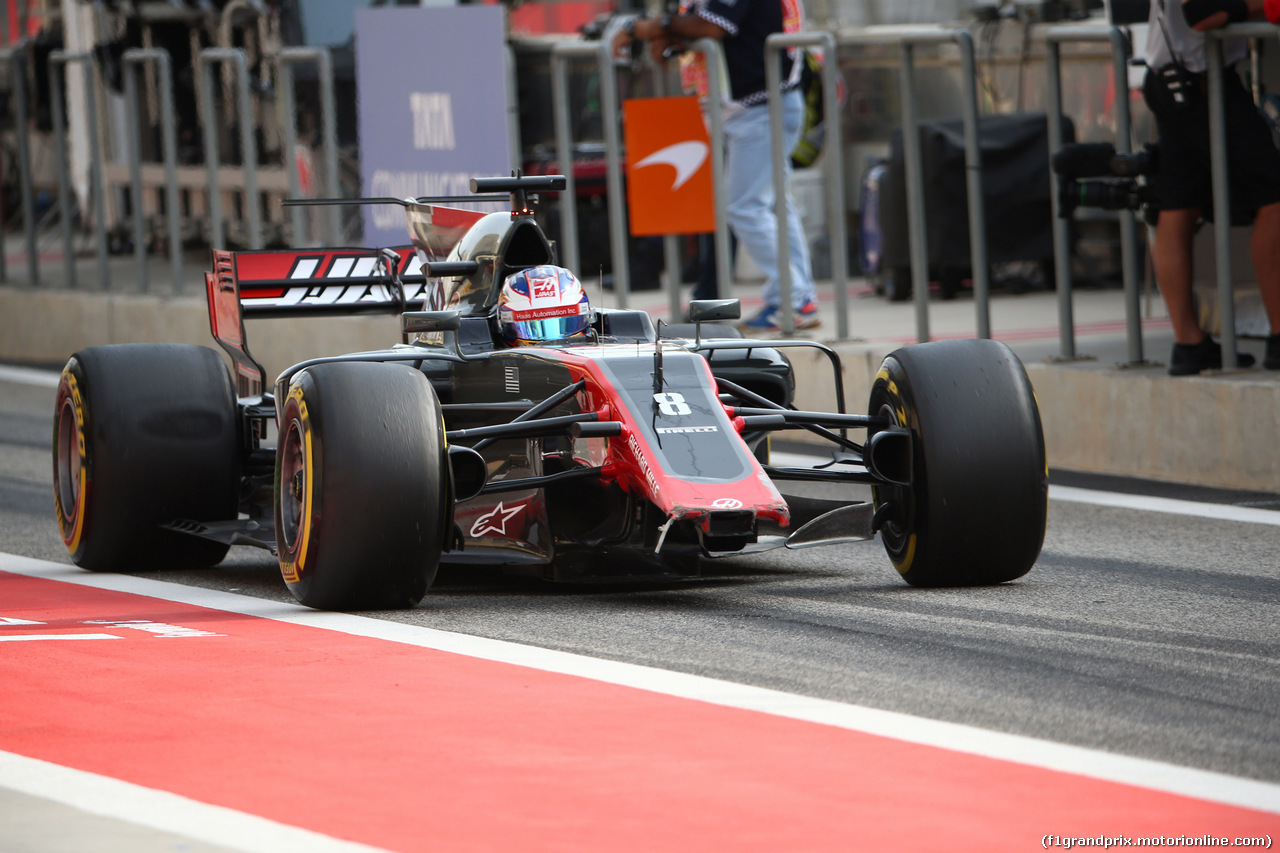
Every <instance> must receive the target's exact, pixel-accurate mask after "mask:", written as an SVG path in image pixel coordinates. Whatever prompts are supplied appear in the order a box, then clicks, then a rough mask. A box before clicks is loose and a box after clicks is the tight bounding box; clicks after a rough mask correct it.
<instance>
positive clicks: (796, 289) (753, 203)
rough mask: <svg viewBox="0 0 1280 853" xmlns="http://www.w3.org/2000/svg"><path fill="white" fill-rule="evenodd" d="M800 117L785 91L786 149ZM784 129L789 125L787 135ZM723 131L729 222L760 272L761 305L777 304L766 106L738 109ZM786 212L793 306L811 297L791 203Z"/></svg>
mask: <svg viewBox="0 0 1280 853" xmlns="http://www.w3.org/2000/svg"><path fill="white" fill-rule="evenodd" d="M802 115H803V102H802V101H801V99H800V97H799V93H798V92H788V93H786V95H785V96H784V98H783V131H784V134H783V136H784V142H786V141H788V139H789V140H790V143H791V146H792V147H794V144H795V142H796V141H798V140H799V132H800V120H801V117H802ZM788 128H791V129H792V130H791V132H790V134H789V135H788V133H787V130H788ZM724 133H725V147H726V153H725V201H726V204H727V206H728V212H729V225H730V226H731V227H732V228H733V232H734V235H735V236H736V237H737V238H738V240H740V241H741V242H742V245H743V247H744V248H745V249H746V251H747V254H748V256H750V258H751V260H752V261H754V262H755V264H756V266H758V267H759V268H760V271H761V272H763V273H764V275H765V283H764V288H763V290H762V291H761V295H762V296H763V298H764V302H765V304H766V306H772V307H777V305H778V304H779V302H780V297H779V290H778V230H777V227H778V226H777V219H776V218H775V216H774V212H773V202H774V193H773V170H772V168H771V167H770V164H771V163H772V157H773V155H772V146H771V143H770V134H769V109H768V107H767V106H757V107H748V108H746V109H744V110H742V111H741V112H739V113H738V114H736V115H734V116H733V117H732V118H730V119H729V120H728V121H727V122H725V126H724ZM789 196H790V194H789V193H788V197H789ZM788 213H789V216H788V232H787V233H788V237H789V240H790V242H791V280H792V302H793V305H795V307H797V308H799V307H800V306H802V305H804V304H805V303H806V302H808V301H810V300H811V299H813V280H812V275H811V273H810V272H809V249H808V246H807V245H806V244H805V239H804V229H803V228H802V226H801V223H800V216H799V213H798V212H797V211H796V209H795V205H794V203H792V204H789V205H788Z"/></svg>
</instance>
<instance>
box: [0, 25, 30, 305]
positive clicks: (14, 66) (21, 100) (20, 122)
mask: <svg viewBox="0 0 1280 853" xmlns="http://www.w3.org/2000/svg"><path fill="white" fill-rule="evenodd" d="M28 56H29V51H28V46H27V42H26V41H23V42H22V43H20V44H18V45H17V46H16V47H12V48H2V49H0V61H4V62H8V63H9V68H10V70H11V71H12V78H11V79H12V82H13V92H14V98H13V107H14V118H15V120H16V122H17V124H16V127H15V128H14V136H15V137H16V138H17V140H16V141H17V148H18V191H19V195H20V198H21V206H22V231H23V235H24V237H25V243H26V249H27V279H28V280H29V282H30V283H31V284H33V285H34V284H39V283H40V259H39V255H38V254H37V247H36V214H35V200H34V193H33V192H32V187H31V143H30V140H29V139H28V138H27V120H28V117H29V116H28V109H27V58H28ZM4 233H5V232H4V229H3V226H0V238H3V236H4ZM3 258H4V245H3V239H0V281H4V280H7V279H8V267H7V266H6V265H5V261H4V260H3Z"/></svg>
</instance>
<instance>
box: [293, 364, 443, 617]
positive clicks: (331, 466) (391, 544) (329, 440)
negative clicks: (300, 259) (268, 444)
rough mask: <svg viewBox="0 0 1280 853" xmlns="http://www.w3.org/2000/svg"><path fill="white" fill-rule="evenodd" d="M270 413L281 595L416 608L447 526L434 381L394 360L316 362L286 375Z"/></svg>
mask: <svg viewBox="0 0 1280 853" xmlns="http://www.w3.org/2000/svg"><path fill="white" fill-rule="evenodd" d="M277 406H278V408H279V410H280V418H279V434H280V438H279V447H278V449H277V451H276V495H275V517H276V544H277V548H278V552H279V558H280V573H281V574H282V575H283V576H284V580H285V583H286V584H287V585H288V587H289V590H290V591H291V592H292V593H293V595H294V597H295V598H297V600H298V601H299V602H301V603H302V604H305V605H306V606H308V607H315V608H318V609H323V610H363V609H383V608H387V609H390V608H400V607H412V606H413V605H415V604H417V603H418V602H419V601H420V600H421V599H422V596H423V595H425V594H426V591H427V588H428V587H429V586H430V585H431V582H432V581H433V580H434V579H435V575H436V569H437V568H438V567H439V565H440V554H441V551H442V550H443V546H444V543H445V541H446V538H447V534H448V532H449V530H450V529H451V527H452V522H451V500H452V498H451V492H450V479H449V478H450V473H449V466H448V460H447V447H446V444H445V436H444V432H443V426H444V422H443V419H442V415H441V409H440V403H439V401H438V400H437V399H436V394H435V391H434V390H433V389H432V387H431V383H430V382H429V381H428V380H427V378H426V376H424V375H423V374H422V373H420V372H418V371H416V370H413V369H412V368H410V367H407V366H404V365H399V364H379V363H370V362H341V363H334V364H321V365H317V366H315V367H310V368H307V369H306V370H303V371H301V372H300V373H298V374H297V375H296V376H294V377H293V379H292V381H291V382H290V383H289V389H288V392H287V393H286V395H285V397H284V399H283V400H281V401H278V402H277Z"/></svg>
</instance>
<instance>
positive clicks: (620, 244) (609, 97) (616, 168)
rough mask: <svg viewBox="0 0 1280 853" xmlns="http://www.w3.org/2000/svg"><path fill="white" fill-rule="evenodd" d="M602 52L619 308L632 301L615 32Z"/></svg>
mask: <svg viewBox="0 0 1280 853" xmlns="http://www.w3.org/2000/svg"><path fill="white" fill-rule="evenodd" d="M596 51H597V53H599V55H600V113H601V123H602V124H603V125H604V150H605V161H606V163H605V187H606V189H607V191H608V193H609V243H610V247H609V248H610V250H611V252H612V258H613V295H614V297H616V298H617V300H618V307H619V308H627V307H629V303H630V301H631V299H630V297H631V269H630V264H631V259H630V252H629V250H628V246H627V227H626V208H625V207H624V205H623V201H624V199H623V197H622V196H623V187H622V143H621V140H619V138H618V121H619V115H618V75H617V73H616V69H615V68H614V67H613V33H612V31H606V33H605V35H604V36H602V37H601V39H600V44H599V46H598V47H597V48H596Z"/></svg>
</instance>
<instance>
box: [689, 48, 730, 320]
mask: <svg viewBox="0 0 1280 853" xmlns="http://www.w3.org/2000/svg"><path fill="white" fill-rule="evenodd" d="M690 48H691V49H692V50H695V51H697V52H699V53H701V54H702V55H703V57H704V58H705V59H706V62H707V68H720V67H722V65H721V63H722V62H723V59H722V56H723V54H722V51H721V48H720V42H719V41H717V40H716V39H713V38H701V39H698V40H697V41H695V42H694V43H693V44H691V45H690ZM723 102H724V99H723V93H722V92H721V91H720V75H719V74H710V73H709V74H707V102H706V113H707V129H708V132H709V133H710V134H711V187H712V195H713V197H714V199H715V210H716V232H715V240H714V248H715V255H716V295H717V296H719V297H721V298H726V297H728V295H729V293H730V292H731V291H730V289H729V288H730V285H731V282H732V278H733V276H732V272H733V259H732V258H731V257H730V256H729V255H730V252H729V206H728V204H726V203H725V198H724V113H723V110H722V109H721V106H722V104H723Z"/></svg>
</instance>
